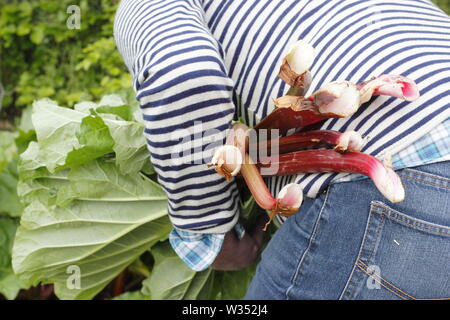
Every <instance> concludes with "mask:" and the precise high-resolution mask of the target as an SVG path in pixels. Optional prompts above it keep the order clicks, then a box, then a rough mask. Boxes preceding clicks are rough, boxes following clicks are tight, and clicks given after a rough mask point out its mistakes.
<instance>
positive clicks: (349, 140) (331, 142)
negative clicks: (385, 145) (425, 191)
mask: <svg viewBox="0 0 450 320" xmlns="http://www.w3.org/2000/svg"><path fill="white" fill-rule="evenodd" d="M273 143H278V146H279V153H280V154H282V153H289V152H294V151H300V150H304V149H306V148H318V147H327V146H332V147H334V149H335V150H336V151H339V152H344V151H360V150H361V148H362V147H363V146H364V139H363V138H362V137H361V135H360V134H359V133H357V132H355V131H347V132H344V133H342V132H338V131H334V130H313V131H306V132H298V133H294V134H292V135H290V136H286V137H281V138H279V139H277V140H276V141H275V139H271V140H267V141H260V142H259V143H258V149H260V148H266V149H267V151H268V152H270V151H271V149H272V144H273ZM272 155H273V154H272Z"/></svg>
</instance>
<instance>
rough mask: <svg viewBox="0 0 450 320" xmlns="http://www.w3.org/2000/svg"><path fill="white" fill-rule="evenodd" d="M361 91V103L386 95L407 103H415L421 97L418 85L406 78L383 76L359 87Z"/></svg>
mask: <svg viewBox="0 0 450 320" xmlns="http://www.w3.org/2000/svg"><path fill="white" fill-rule="evenodd" d="M357 88H358V90H359V91H360V96H361V98H360V99H361V103H365V102H367V101H369V100H370V98H371V97H372V96H377V95H386V96H391V97H396V98H399V99H403V100H406V101H414V100H416V99H418V98H419V97H420V92H419V89H418V87H417V84H416V83H415V82H414V81H413V80H411V79H409V78H406V77H403V76H397V75H391V74H383V75H381V76H378V77H374V78H373V79H371V80H369V81H365V82H363V83H361V84H358V85H357Z"/></svg>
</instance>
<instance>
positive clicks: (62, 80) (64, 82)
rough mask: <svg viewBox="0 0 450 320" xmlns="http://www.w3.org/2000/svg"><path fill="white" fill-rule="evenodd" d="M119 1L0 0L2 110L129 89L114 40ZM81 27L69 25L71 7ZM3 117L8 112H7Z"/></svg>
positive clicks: (69, 102) (65, 102) (71, 101)
mask: <svg viewBox="0 0 450 320" xmlns="http://www.w3.org/2000/svg"><path fill="white" fill-rule="evenodd" d="M118 3H119V0H89V1H88V0H81V1H72V0H58V1H56V0H51V1H48V0H35V1H22V0H12V1H8V0H0V79H1V83H3V86H4V90H5V97H4V100H3V110H4V112H9V113H15V114H18V112H14V111H13V110H11V108H22V107H26V106H28V105H30V104H31V103H32V102H33V101H34V100H36V99H37V98H43V97H48V98H51V99H53V100H55V101H57V102H58V103H60V104H61V105H68V106H73V104H74V103H75V102H78V101H81V100H98V99H99V98H100V97H101V96H103V95H104V94H106V93H111V92H115V93H118V92H121V91H124V90H129V88H130V82H131V79H130V76H129V73H128V71H127V70H126V68H125V66H124V64H123V62H122V59H121V57H120V55H119V52H118V51H117V50H116V47H115V43H114V38H113V19H114V13H115V11H116V9H117V6H118ZM73 4H77V5H79V6H80V9H81V12H82V15H81V29H79V30H78V29H72V30H71V29H69V28H67V26H66V20H67V18H68V17H69V14H68V13H67V8H68V7H69V6H70V5H73ZM3 115H4V116H5V113H3Z"/></svg>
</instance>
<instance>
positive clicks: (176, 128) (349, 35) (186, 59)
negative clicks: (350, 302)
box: [114, 0, 450, 299]
mask: <svg viewBox="0 0 450 320" xmlns="http://www.w3.org/2000/svg"><path fill="white" fill-rule="evenodd" d="M114 35H115V39H116V42H117V47H118V49H119V51H120V53H121V55H122V56H123V59H124V61H125V63H126V65H127V67H128V69H129V71H130V72H131V74H132V75H133V87H134V89H135V91H136V96H137V99H138V101H139V102H140V105H141V110H142V115H143V120H144V122H145V133H144V134H145V137H146V139H147V142H148V149H149V152H150V154H151V159H152V163H153V166H154V167H155V170H156V172H157V174H158V181H159V183H160V184H161V186H162V187H163V189H164V191H165V192H166V193H167V196H168V213H169V217H170V219H171V222H172V224H173V227H174V228H173V230H172V232H171V234H170V238H169V239H170V243H171V245H172V247H173V249H174V250H175V251H176V252H177V254H178V255H179V256H180V258H181V259H183V261H184V262H185V263H186V264H187V265H188V266H189V267H190V268H192V269H193V270H197V271H200V270H204V269H206V268H209V267H212V268H215V269H218V270H239V269H242V268H245V267H247V266H249V265H251V264H253V263H255V261H256V259H257V258H258V254H259V249H260V247H261V243H262V241H261V240H262V236H263V233H262V231H261V229H262V228H261V226H262V225H263V224H264V223H265V221H264V220H263V219H262V218H261V221H259V224H258V226H257V227H256V228H255V230H254V231H253V232H252V231H247V232H245V230H242V226H240V225H239V223H238V218H239V194H238V190H237V187H236V180H235V179H232V180H231V181H229V182H227V181H226V180H225V179H224V178H223V177H221V176H219V175H217V174H216V173H215V171H214V169H213V168H209V167H208V166H207V164H208V161H209V159H210V157H211V156H212V153H211V152H210V151H211V148H210V146H211V144H213V145H214V143H218V144H222V143H223V142H224V140H225V138H226V133H227V129H229V128H230V126H231V123H232V121H233V120H237V119H244V121H245V122H246V124H247V125H249V126H254V125H255V124H256V123H258V121H260V120H261V119H263V118H264V117H265V116H266V115H267V114H268V113H270V112H271V110H273V108H274V105H273V102H272V99H273V98H276V97H279V96H282V95H283V94H285V93H286V91H287V90H288V88H287V86H286V84H285V83H284V82H283V81H281V80H280V79H279V78H277V74H278V71H279V67H280V64H281V61H282V58H283V56H284V55H285V54H286V50H287V49H288V48H289V45H290V44H292V43H294V42H296V41H297V40H299V39H304V40H305V41H307V42H309V43H310V44H311V45H312V46H313V47H314V48H315V50H316V57H315V60H314V64H313V66H312V68H311V73H312V76H313V81H312V84H311V88H310V92H313V91H315V90H317V89H318V88H320V87H321V86H323V85H325V84H327V83H329V82H331V81H334V80H348V81H352V82H354V83H360V82H361V81H364V80H368V79H370V78H371V77H372V76H377V75H381V74H387V73H389V74H399V75H403V76H407V77H409V78H411V79H413V80H415V81H416V82H417V84H418V86H419V89H420V93H421V97H420V98H419V99H417V100H416V101H414V102H407V101H402V100H399V99H395V98H389V97H384V96H378V97H374V98H373V99H371V101H369V102H368V103H366V104H364V105H363V106H362V107H361V109H360V110H359V111H358V112H357V113H355V114H354V115H352V116H351V117H349V118H344V119H332V120H328V121H326V122H325V123H324V124H323V125H322V128H323V129H329V130H330V129H331V130H337V131H345V130H355V131H358V132H359V133H361V134H362V135H363V136H367V137H369V140H368V142H367V144H366V146H365V147H364V149H363V151H364V152H365V153H369V154H371V155H374V156H377V157H380V158H383V157H384V156H386V155H387V154H392V155H393V156H392V160H393V167H394V169H395V170H397V173H398V174H399V175H400V177H401V178H402V181H403V185H404V187H405V192H406V199H405V201H403V202H400V203H395V204H392V203H389V202H386V200H385V199H384V198H383V197H382V195H381V194H380V193H379V192H378V191H377V190H376V188H375V187H374V185H373V184H372V183H371V181H370V180H368V179H361V178H360V177H359V176H357V175H353V174H351V175H349V174H337V173H318V174H304V175H296V176H285V177H278V178H275V177H274V178H270V179H267V183H268V185H269V188H270V190H271V192H272V194H277V193H278V191H279V190H280V189H281V188H282V187H283V186H284V185H286V184H287V183H291V182H295V183H298V184H299V185H300V186H301V187H302V188H303V190H304V193H305V194H306V195H307V196H308V198H306V199H305V201H304V203H303V205H302V207H301V208H300V210H299V212H298V213H297V214H296V215H294V216H292V217H290V218H288V219H287V220H285V219H283V220H282V221H280V222H282V225H281V227H280V228H279V229H278V230H277V232H276V233H275V235H274V237H273V238H272V239H271V241H270V242H269V244H268V246H267V248H266V249H265V250H264V252H263V253H262V258H261V261H260V263H259V265H258V268H257V272H256V275H255V276H254V278H253V280H252V283H251V285H250V287H249V289H248V292H247V296H246V299H438V298H439V299H442V298H450V283H449V281H450V280H449V277H448V271H449V270H450V209H449V207H450V206H449V205H450V196H449V194H450V193H449V189H450V166H449V162H448V161H449V160H450V137H449V132H450V121H449V115H450V90H449V89H448V83H449V81H450V41H449V39H450V18H449V17H448V16H447V15H446V14H445V13H444V12H442V11H441V10H440V9H438V8H437V7H436V6H435V5H434V4H432V3H431V2H430V1H427V0H407V1H397V2H392V1H379V0H377V1H368V0H346V1H328V0H314V1H309V0H280V1H269V0H263V1H261V0H246V1H224V0H140V1H138V0H122V2H121V4H120V6H119V8H118V11H117V13H116V18H115V27H114ZM208 157H209V158H208Z"/></svg>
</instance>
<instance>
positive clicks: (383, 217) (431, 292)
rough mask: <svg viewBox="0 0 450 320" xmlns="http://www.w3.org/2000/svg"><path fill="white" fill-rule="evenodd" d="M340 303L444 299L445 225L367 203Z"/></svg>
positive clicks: (448, 235)
mask: <svg viewBox="0 0 450 320" xmlns="http://www.w3.org/2000/svg"><path fill="white" fill-rule="evenodd" d="M340 298H341V299H373V300H378V299H399V300H400V299H401V300H415V299H449V298H450V227H448V226H443V225H438V224H434V223H430V222H427V221H423V220H420V219H416V218H413V217H411V216H408V215H406V214H404V213H401V212H399V211H396V210H394V209H392V208H390V207H388V206H387V205H385V204H384V203H381V202H372V203H371V206H370V214H369V219H368V221H367V225H366V230H365V234H364V238H363V242H362V244H361V248H360V252H359V255H358V258H357V261H356V262H355V265H354V268H353V271H352V273H351V275H350V278H349V279H348V281H347V285H346V287H345V289H344V290H343V292H342V294H341V297H340Z"/></svg>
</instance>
